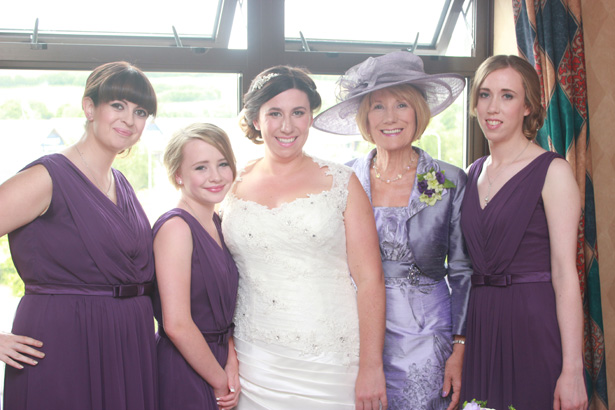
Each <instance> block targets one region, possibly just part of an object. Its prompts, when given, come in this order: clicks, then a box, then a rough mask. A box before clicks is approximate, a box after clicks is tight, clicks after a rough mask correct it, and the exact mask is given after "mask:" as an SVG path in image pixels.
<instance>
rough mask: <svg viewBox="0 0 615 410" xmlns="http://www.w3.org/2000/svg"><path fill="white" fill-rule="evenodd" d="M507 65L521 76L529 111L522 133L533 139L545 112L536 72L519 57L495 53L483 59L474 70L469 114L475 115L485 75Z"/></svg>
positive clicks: (524, 120) (540, 125) (543, 119)
mask: <svg viewBox="0 0 615 410" xmlns="http://www.w3.org/2000/svg"><path fill="white" fill-rule="evenodd" d="M508 67H510V68H512V69H513V70H515V71H516V72H517V73H519V76H520V77H521V82H522V83H523V90H524V91H525V106H526V107H527V108H529V110H530V113H529V114H528V115H526V116H525V117H524V118H523V134H524V135H525V137H526V138H527V139H528V140H533V139H534V138H536V134H537V133H538V130H539V129H540V128H541V127H542V125H543V124H544V121H545V116H546V114H547V112H546V110H545V109H544V107H543V106H542V103H541V94H540V79H539V78H538V73H537V72H536V69H534V67H533V66H532V65H531V64H530V63H528V62H527V61H526V60H524V59H523V58H521V57H517V56H514V55H510V56H507V55H497V56H492V57H489V58H488V59H486V60H485V61H483V63H482V64H481V65H480V66H479V67H478V69H477V70H476V74H475V75H474V80H473V82H472V89H471V90H470V115H472V116H474V117H476V105H477V104H478V93H479V91H480V88H481V87H482V85H483V82H484V81H485V79H486V78H487V76H488V75H489V74H491V73H492V72H494V71H497V70H502V69H504V68H508Z"/></svg>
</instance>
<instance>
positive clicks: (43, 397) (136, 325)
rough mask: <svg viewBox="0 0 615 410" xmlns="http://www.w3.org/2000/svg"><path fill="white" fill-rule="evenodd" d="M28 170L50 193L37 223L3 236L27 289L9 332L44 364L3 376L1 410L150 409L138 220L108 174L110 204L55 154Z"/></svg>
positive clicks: (149, 336)
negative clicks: (30, 345) (32, 344)
mask: <svg viewBox="0 0 615 410" xmlns="http://www.w3.org/2000/svg"><path fill="white" fill-rule="evenodd" d="M36 164H42V165H43V166H44V167H45V168H46V169H47V171H48V172H49V175H50V176H51V180H52V182H53V193H52V198H51V203H50V205H49V209H48V210H47V211H46V212H45V213H44V214H43V215H42V216H40V217H38V218H36V219H35V220H34V221H32V222H31V223H29V224H27V225H25V226H23V227H21V228H19V229H17V230H15V231H13V232H11V233H10V234H9V242H10V247H11V253H12V256H13V262H14V263H15V266H16V268H17V271H18V272H19V275H20V276H21V278H22V279H23V281H24V283H25V288H26V292H25V296H24V297H23V298H22V299H21V302H20V304H19V307H18V308H17V312H16V315H15V320H14V324H13V333H15V334H18V335H27V336H31V337H33V338H35V339H38V340H41V341H42V342H43V343H44V345H43V347H42V348H41V349H40V350H42V351H43V352H44V353H45V354H46V356H45V358H44V359H41V360H40V361H39V363H38V365H36V366H33V367H31V366H29V365H26V366H25V367H24V369H22V370H17V369H14V368H13V367H10V366H7V367H6V374H5V387H4V394H5V397H4V409H5V410H16V409H28V410H38V409H40V410H50V409H62V410H84V409H94V410H98V409H100V410H102V409H108V410H128V409H130V410H137V409H143V410H151V409H157V408H158V406H157V366H156V350H155V349H156V346H155V340H154V321H153V311H152V302H151V299H150V297H148V296H143V294H144V293H148V290H151V288H152V287H153V285H152V284H151V281H152V280H153V277H154V263H153V252H152V233H151V228H150V225H149V222H148V220H147V217H146V216H145V213H144V212H143V209H142V208H141V206H140V205H139V202H138V201H137V198H136V196H135V193H134V191H133V190H132V188H131V186H130V184H129V183H128V181H126V179H125V178H124V176H123V175H122V174H121V173H120V172H119V171H117V170H113V175H114V178H115V185H116V194H117V205H115V204H114V203H113V202H111V201H110V200H109V199H108V198H107V197H106V196H105V195H104V194H103V193H102V192H101V191H100V190H99V189H98V188H97V187H96V186H94V185H93V184H92V183H91V182H90V180H89V179H88V178H87V177H86V176H85V175H84V174H83V173H82V172H81V171H80V170H79V169H78V168H77V167H75V165H74V164H73V163H72V162H70V160H68V158H66V157H65V156H64V155H61V154H53V155H49V156H45V157H42V158H40V159H39V160H37V161H35V162H33V163H32V164H30V165H29V166H28V167H30V166H33V165H36ZM114 295H115V297H114Z"/></svg>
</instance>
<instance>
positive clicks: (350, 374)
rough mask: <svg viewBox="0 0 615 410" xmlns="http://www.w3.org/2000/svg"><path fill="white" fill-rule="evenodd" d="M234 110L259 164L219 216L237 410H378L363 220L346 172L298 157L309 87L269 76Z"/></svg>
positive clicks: (380, 293) (382, 403)
mask: <svg viewBox="0 0 615 410" xmlns="http://www.w3.org/2000/svg"><path fill="white" fill-rule="evenodd" d="M244 100H245V105H244V109H243V111H242V113H241V126H242V129H243V131H244V133H245V135H246V137H247V138H249V139H250V140H252V142H254V143H256V144H261V143H264V144H265V155H264V157H263V158H261V159H259V160H256V161H254V162H252V163H250V164H249V165H248V166H247V167H246V168H245V169H244V170H243V171H242V173H241V174H240V176H239V177H238V179H237V182H236V183H235V185H234V187H233V189H232V190H231V192H230V193H229V195H228V197H227V199H226V201H225V203H224V204H223V206H222V211H223V217H222V218H223V223H222V229H223V232H224V236H225V240H226V243H227V246H228V248H229V249H230V251H231V253H232V254H233V257H234V259H235V262H236V263H237V267H238V269H239V294H238V301H237V310H236V314H235V326H236V327H235V347H236V350H237V357H238V359H239V363H240V364H239V376H240V379H241V386H242V395H241V398H240V401H239V406H238V409H241V410H245V409H288V408H291V407H290V406H291V405H292V408H293V409H306V410H307V409H309V410H314V409H335V410H338V409H354V408H357V409H365V410H378V409H381V408H383V409H386V408H387V401H386V389H385V380H384V373H383V368H382V348H383V342H384V328H385V316H384V314H385V312H384V311H385V300H384V298H385V296H384V295H385V291H384V280H383V275H382V267H381V262H380V255H379V248H378V237H377V233H376V227H375V223H374V217H373V214H372V209H371V206H370V203H369V201H368V199H367V196H366V195H365V192H364V191H363V188H362V187H361V184H360V183H359V181H358V180H357V178H356V176H354V174H353V173H352V170H351V169H350V168H348V167H346V166H343V165H339V164H335V163H331V162H327V161H321V160H318V159H316V158H312V157H309V156H307V155H306V154H305V153H304V152H303V145H304V144H305V142H306V139H307V136H308V131H309V128H310V126H311V125H312V119H313V116H312V113H313V111H315V110H317V109H318V108H319V107H320V104H321V99H320V95H319V94H318V92H317V91H316V85H315V84H314V82H313V81H312V79H311V78H310V77H309V76H308V75H307V73H306V72H305V71H303V70H301V69H298V68H293V67H287V66H278V67H273V68H270V69H268V70H265V71H264V72H263V73H261V74H259V75H258V76H257V77H256V78H255V79H254V81H253V82H252V84H251V86H250V90H249V92H248V93H247V94H246V95H245V99H244ZM355 406H356V407H355Z"/></svg>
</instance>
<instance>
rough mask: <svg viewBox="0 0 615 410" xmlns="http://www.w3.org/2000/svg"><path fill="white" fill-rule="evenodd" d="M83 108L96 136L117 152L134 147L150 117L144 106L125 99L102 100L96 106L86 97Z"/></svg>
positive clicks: (102, 143) (101, 142)
mask: <svg viewBox="0 0 615 410" xmlns="http://www.w3.org/2000/svg"><path fill="white" fill-rule="evenodd" d="M83 110H84V112H85V114H86V116H87V118H88V121H89V124H90V126H91V131H92V133H93V135H94V137H95V138H96V139H97V140H98V141H99V143H100V144H101V145H104V146H106V147H108V149H110V150H112V151H115V152H116V153H118V152H121V151H124V150H125V149H128V148H130V147H132V146H133V145H134V144H135V143H136V142H137V141H138V140H139V138H141V134H142V133H143V130H144V129H145V125H146V122H147V118H148V117H149V113H148V112H147V111H146V110H145V109H144V108H143V107H140V106H139V105H137V104H134V103H132V102H130V101H125V100H114V101H109V102H101V103H100V104H98V106H94V103H93V102H92V100H91V99H90V98H87V97H86V98H84V99H83Z"/></svg>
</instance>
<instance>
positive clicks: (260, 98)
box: [239, 65, 322, 144]
mask: <svg viewBox="0 0 615 410" xmlns="http://www.w3.org/2000/svg"><path fill="white" fill-rule="evenodd" d="M291 89H297V90H301V91H303V92H304V93H305V94H306V95H307V97H308V101H309V102H310V110H311V111H312V113H314V111H316V110H318V109H319V108H320V105H321V103H322V100H321V98H320V94H318V91H316V84H315V83H314V80H312V79H311V78H310V76H309V75H308V71H306V70H304V69H302V68H297V67H290V66H283V65H281V66H276V67H271V68H268V69H267V70H265V71H263V72H262V73H260V74H259V75H257V76H256V78H254V80H252V84H251V85H250V91H248V92H247V93H246V95H245V96H244V105H243V110H241V113H240V114H239V126H240V127H241V130H242V131H243V132H244V134H245V136H246V137H247V138H248V139H250V140H251V141H252V142H253V143H255V144H262V143H263V137H262V135H261V132H260V131H259V130H257V129H256V128H255V127H254V121H255V120H257V119H258V113H259V111H260V108H261V106H262V105H263V104H265V103H266V102H267V101H269V100H271V99H272V98H274V97H275V96H276V95H278V94H280V93H283V92H284V91H287V90H291Z"/></svg>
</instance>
